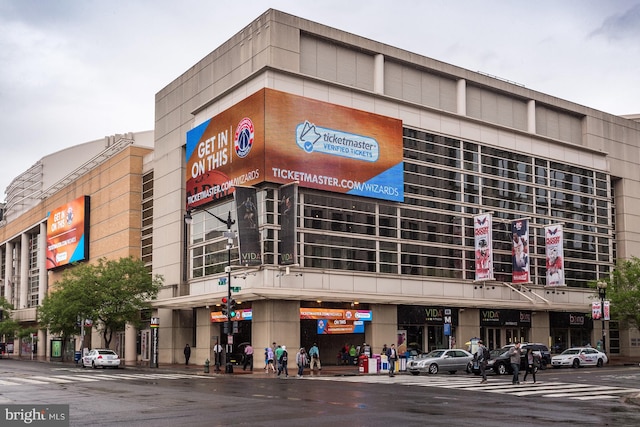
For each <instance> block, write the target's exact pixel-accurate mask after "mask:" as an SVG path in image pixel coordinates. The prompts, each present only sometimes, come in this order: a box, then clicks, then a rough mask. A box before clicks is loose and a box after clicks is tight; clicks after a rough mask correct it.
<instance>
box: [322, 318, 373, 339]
mask: <svg viewBox="0 0 640 427" xmlns="http://www.w3.org/2000/svg"><path fill="white" fill-rule="evenodd" d="M318 334H325V335H334V334H364V321H362V320H344V319H334V320H328V319H320V320H318Z"/></svg>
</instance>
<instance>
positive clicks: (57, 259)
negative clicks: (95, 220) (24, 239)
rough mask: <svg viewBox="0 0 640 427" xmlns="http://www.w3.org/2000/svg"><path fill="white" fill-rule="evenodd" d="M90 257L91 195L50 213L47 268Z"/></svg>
mask: <svg viewBox="0 0 640 427" xmlns="http://www.w3.org/2000/svg"><path fill="white" fill-rule="evenodd" d="M88 258H89V196H82V197H78V198H77V199H75V200H73V201H71V202H69V203H67V204H65V205H62V206H60V207H58V208H56V209H54V210H53V211H51V212H49V213H48V215H47V270H51V269H54V268H57V267H62V266H64V265H67V264H71V263H73V262H77V261H84V260H86V259H88Z"/></svg>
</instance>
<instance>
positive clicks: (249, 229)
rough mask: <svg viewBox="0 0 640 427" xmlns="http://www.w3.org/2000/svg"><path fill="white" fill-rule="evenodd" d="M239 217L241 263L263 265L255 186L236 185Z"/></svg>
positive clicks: (237, 215) (237, 213) (235, 195)
mask: <svg viewBox="0 0 640 427" xmlns="http://www.w3.org/2000/svg"><path fill="white" fill-rule="evenodd" d="M235 190H236V191H235V192H234V193H233V195H234V198H235V200H236V217H237V218H238V250H239V252H240V264H242V265H261V264H262V251H261V250H260V230H259V229H258V197H257V193H256V189H255V188H253V187H235Z"/></svg>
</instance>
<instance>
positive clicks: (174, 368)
mask: <svg viewBox="0 0 640 427" xmlns="http://www.w3.org/2000/svg"><path fill="white" fill-rule="evenodd" d="M133 367H135V368H144V369H160V370H164V371H171V372H178V373H185V372H188V373H190V374H198V375H251V377H252V378H275V377H276V376H277V375H276V374H275V373H273V372H270V373H267V372H266V371H265V370H264V369H263V368H262V366H260V367H256V366H255V365H254V368H253V371H250V370H249V369H247V370H246V371H243V370H242V366H238V365H233V374H226V373H225V371H224V368H225V367H224V366H221V367H220V371H219V372H216V370H215V366H209V373H205V372H204V369H205V367H204V365H192V364H190V365H188V366H185V365H181V364H163V363H161V364H159V366H158V368H150V367H149V366H148V365H147V366H143V365H138V366H131V368H133ZM297 373H298V368H297V367H295V366H289V378H291V377H293V378H295V376H296V374H297ZM355 375H360V373H359V372H358V367H357V366H336V365H332V366H327V365H323V366H322V369H321V370H317V371H315V372H311V371H310V370H309V368H305V370H304V376H324V377H329V376H355Z"/></svg>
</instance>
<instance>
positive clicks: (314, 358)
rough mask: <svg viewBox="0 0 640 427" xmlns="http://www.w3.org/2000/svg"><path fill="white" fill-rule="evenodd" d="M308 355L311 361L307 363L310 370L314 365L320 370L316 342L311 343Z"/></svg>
mask: <svg viewBox="0 0 640 427" xmlns="http://www.w3.org/2000/svg"><path fill="white" fill-rule="evenodd" d="M309 357H310V358H311V362H310V363H309V367H310V368H311V371H313V370H314V369H315V366H316V365H317V366H318V370H319V371H321V370H322V365H321V364H320V350H319V349H318V344H316V343H313V345H312V346H311V348H310V349H309Z"/></svg>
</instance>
